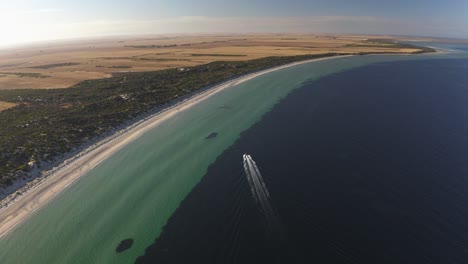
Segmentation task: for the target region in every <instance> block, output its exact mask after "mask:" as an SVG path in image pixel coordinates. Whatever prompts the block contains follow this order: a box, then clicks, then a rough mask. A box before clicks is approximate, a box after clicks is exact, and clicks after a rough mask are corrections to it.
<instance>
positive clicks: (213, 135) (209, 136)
mask: <svg viewBox="0 0 468 264" xmlns="http://www.w3.org/2000/svg"><path fill="white" fill-rule="evenodd" d="M217 136H218V132H213V133H211V134H209V135H208V136H207V137H206V138H205V139H212V138H215V137H217Z"/></svg>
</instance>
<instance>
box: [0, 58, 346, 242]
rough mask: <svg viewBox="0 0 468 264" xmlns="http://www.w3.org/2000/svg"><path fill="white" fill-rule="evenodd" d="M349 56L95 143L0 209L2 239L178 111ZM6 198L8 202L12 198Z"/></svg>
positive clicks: (182, 105) (185, 104) (187, 103)
mask: <svg viewBox="0 0 468 264" xmlns="http://www.w3.org/2000/svg"><path fill="white" fill-rule="evenodd" d="M348 56H351V55H347V56H334V57H326V58H319V59H312V60H307V61H301V62H295V63H291V64H287V65H283V66H279V67H274V68H271V69H267V70H263V71H260V72H256V73H252V74H248V75H245V76H242V77H239V78H237V79H234V80H231V81H227V82H225V83H223V84H220V85H217V86H215V87H213V88H211V89H208V90H206V91H204V92H201V93H199V94H197V95H194V96H193V97H191V98H189V99H187V100H184V101H181V102H179V103H178V104H176V105H174V106H172V107H170V108H168V109H165V110H163V111H161V112H159V113H156V114H154V115H152V116H150V117H149V118H146V119H145V120H144V121H143V122H139V123H137V124H136V125H134V126H131V127H130V128H129V129H127V130H125V131H124V132H123V133H122V131H121V132H120V133H116V134H115V135H114V136H111V137H110V138H107V140H103V142H102V144H99V143H98V144H95V145H96V147H94V148H92V149H91V150H90V149H86V150H84V151H85V153H80V154H79V155H77V156H76V157H75V158H74V159H72V162H70V163H67V164H66V165H64V166H60V167H61V168H60V169H59V170H56V171H54V173H53V174H52V175H50V176H48V177H47V179H46V180H44V181H42V183H41V184H38V185H36V186H33V187H31V188H26V189H25V190H22V192H23V194H22V195H21V197H20V198H19V199H15V200H14V201H13V202H12V203H11V204H10V205H9V206H8V207H6V208H4V209H3V210H0V238H2V237H3V236H5V235H6V234H8V232H10V231H11V230H13V229H14V228H15V227H16V226H18V225H19V224H20V223H22V222H24V221H25V220H26V219H27V218H28V217H30V216H31V215H32V214H33V213H34V212H35V211H36V210H38V209H39V208H41V207H42V206H44V205H45V204H46V203H47V202H48V201H50V200H51V199H53V198H54V197H56V196H57V195H58V194H59V193H60V192H62V191H63V190H65V189H66V188H67V187H68V186H70V185H71V184H72V183H74V182H75V181H76V180H78V179H79V178H80V177H81V176H83V175H84V174H86V173H87V172H89V171H90V170H91V169H93V168H94V167H96V166H97V165H98V164H99V163H101V162H102V161H103V160H105V159H106V158H108V157H109V156H111V155H112V154H114V153H115V152H116V151H118V150H120V149H121V148H122V147H124V146H125V145H127V144H128V143H130V142H131V141H133V140H135V139H136V138H138V137H140V136H141V135H143V134H144V133H145V132H146V131H148V130H150V129H152V128H154V127H156V126H157V125H159V124H160V123H162V122H163V121H165V120H167V119H169V118H171V117H173V116H174V115H176V114H177V113H178V112H180V111H184V110H187V109H189V108H190V107H192V106H193V105H194V104H197V103H199V102H202V101H203V100H205V99H207V98H209V97H210V96H212V95H214V94H216V93H218V92H220V91H222V90H224V89H226V88H230V87H232V86H235V85H237V84H240V83H242V82H245V81H248V80H250V79H253V78H255V77H257V76H260V75H263V74H266V73H270V72H273V71H277V70H280V69H284V68H288V67H292V66H295V65H299V64H304V63H309V62H312V61H319V60H328V59H335V58H342V57H348ZM64 162H65V161H64ZM6 199H8V197H7V198H6ZM10 199H11V197H10Z"/></svg>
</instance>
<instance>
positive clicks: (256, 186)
mask: <svg viewBox="0 0 468 264" xmlns="http://www.w3.org/2000/svg"><path fill="white" fill-rule="evenodd" d="M243 158H244V170H245V173H246V174H247V180H248V181H249V185H250V189H251V191H252V196H253V197H254V199H255V200H256V202H257V203H258V204H259V207H260V211H261V212H262V214H263V215H264V216H265V220H266V222H267V228H268V229H269V230H270V231H275V230H276V231H277V230H278V228H279V221H278V220H279V219H278V217H277V215H276V213H275V211H274V210H273V207H272V206H271V203H270V193H269V192H268V189H267V187H266V185H265V181H264V180H263V177H262V174H261V173H260V170H259V169H258V167H257V164H256V163H255V161H254V160H253V159H252V157H251V156H250V155H248V154H244V156H243Z"/></svg>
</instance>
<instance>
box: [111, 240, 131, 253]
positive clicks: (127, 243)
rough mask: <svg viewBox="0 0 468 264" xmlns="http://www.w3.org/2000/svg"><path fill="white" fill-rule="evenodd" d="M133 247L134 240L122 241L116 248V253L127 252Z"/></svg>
mask: <svg viewBox="0 0 468 264" xmlns="http://www.w3.org/2000/svg"><path fill="white" fill-rule="evenodd" d="M132 245H133V239H131V238H127V239H124V240H122V241H120V243H119V245H118V246H117V247H116V248H115V251H116V252H117V253H121V252H124V251H125V250H127V249H129V248H131V247H132Z"/></svg>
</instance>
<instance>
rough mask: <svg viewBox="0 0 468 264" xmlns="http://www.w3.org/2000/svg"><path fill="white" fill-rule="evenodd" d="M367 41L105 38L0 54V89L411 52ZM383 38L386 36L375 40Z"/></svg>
mask: <svg viewBox="0 0 468 264" xmlns="http://www.w3.org/2000/svg"><path fill="white" fill-rule="evenodd" d="M368 38H376V37H370V36H347V35H291V34H287V35H286V34H275V35H229V36H216V35H203V36H187V35H183V36H157V37H154V36H153V37H138V38H136V37H135V38H126V39H124V38H107V39H100V40H86V41H84V40H82V41H79V42H78V41H76V42H61V43H50V44H42V45H36V46H31V47H23V48H14V49H4V50H0V89H17V88H64V87H70V86H72V85H74V84H76V83H78V82H80V81H83V80H87V79H98V78H104V77H110V76H112V74H113V73H118V72H137V71H153V70H160V69H167V68H174V67H186V66H194V65H198V64H204V63H208V62H211V61H217V60H249V59H256V58H261V57H267V56H289V55H302V54H318V53H327V52H344V53H355V52H379V51H380V52H407V53H410V52H413V51H416V50H413V49H395V48H391V47H386V46H385V45H368V44H365V40H367V39H368ZM379 38H384V37H381V36H380V37H379Z"/></svg>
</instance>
